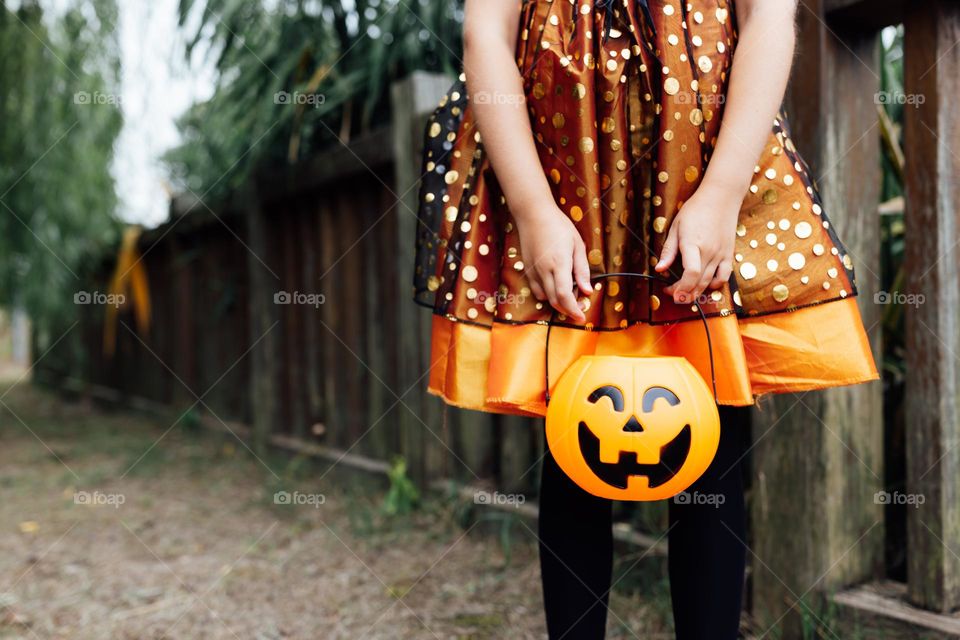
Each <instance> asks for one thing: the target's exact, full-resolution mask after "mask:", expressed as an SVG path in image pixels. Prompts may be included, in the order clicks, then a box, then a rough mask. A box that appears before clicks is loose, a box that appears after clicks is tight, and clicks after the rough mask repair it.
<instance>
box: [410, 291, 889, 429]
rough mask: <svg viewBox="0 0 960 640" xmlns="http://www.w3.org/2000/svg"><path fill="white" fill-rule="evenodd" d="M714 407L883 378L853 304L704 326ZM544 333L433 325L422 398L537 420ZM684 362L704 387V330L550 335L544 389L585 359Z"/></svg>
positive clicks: (534, 327)
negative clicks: (437, 398)
mask: <svg viewBox="0 0 960 640" xmlns="http://www.w3.org/2000/svg"><path fill="white" fill-rule="evenodd" d="M707 322H708V324H709V327H710V339H711V342H712V344H713V355H714V364H715V369H716V382H717V400H718V403H719V404H723V405H733V406H747V405H751V404H753V403H754V401H755V399H756V398H757V397H759V396H762V395H765V394H769V393H796V392H800V391H812V390H815V389H825V388H829V387H839V386H845V385H851V384H858V383H861V382H869V381H871V380H877V379H879V375H878V373H877V368H876V365H875V363H874V359H873V355H872V353H871V349H870V342H869V340H868V338H867V335H866V332H865V331H864V329H863V322H862V320H861V319H860V312H859V310H858V309H857V305H856V301H855V299H854V298H848V299H845V300H840V301H835V302H830V303H827V304H822V305H817V306H811V307H805V308H803V309H798V310H795V311H792V312H787V313H778V314H772V315H767V316H759V317H756V318H737V317H736V316H732V315H731V316H725V317H713V318H709V319H708V320H707ZM546 331H547V329H546V327H545V326H543V325H538V324H521V325H511V324H506V323H495V324H494V325H493V326H492V327H486V326H480V325H474V324H470V323H466V322H458V321H456V320H453V319H449V318H446V317H443V316H437V315H435V316H433V328H432V338H431V366H430V382H429V386H428V390H429V392H430V393H432V394H434V395H438V396H440V397H441V398H443V400H444V401H445V402H446V403H447V404H450V405H453V406H456V407H462V408H465V409H474V410H478V411H486V412H491V413H505V414H514V415H526V416H542V415H544V414H545V413H546V405H545V404H544V388H545V372H544V345H545V341H546ZM592 354H596V355H604V354H609V355H620V356H638V357H642V356H683V357H685V358H687V359H688V360H689V361H690V363H691V364H693V366H694V367H696V369H697V370H698V371H699V372H700V374H701V375H702V376H703V378H704V380H706V381H707V383H708V384H709V382H710V356H709V350H708V349H707V339H706V332H705V331H704V327H703V323H702V322H697V321H690V322H680V323H673V324H664V325H648V324H637V325H634V326H632V327H629V328H627V329H623V330H620V331H584V330H582V329H572V328H567V327H554V329H553V331H552V332H551V334H550V386H551V388H552V387H553V386H554V385H555V384H556V381H557V379H558V378H559V377H560V375H561V374H562V373H563V371H564V370H565V369H566V368H567V367H568V366H569V365H571V364H572V363H573V362H574V361H575V360H576V359H577V358H579V357H580V356H582V355H592Z"/></svg>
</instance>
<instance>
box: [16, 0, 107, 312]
mask: <svg viewBox="0 0 960 640" xmlns="http://www.w3.org/2000/svg"><path fill="white" fill-rule="evenodd" d="M51 4H52V3H51ZM56 7H57V9H58V11H57V13H56V14H51V13H48V12H45V11H44V8H43V7H42V6H41V4H40V3H39V2H38V1H37V0H25V1H24V2H21V3H20V4H19V5H18V6H17V7H16V8H12V6H11V5H10V3H8V4H7V5H5V6H4V8H2V9H0V122H2V125H0V256H2V259H0V305H11V304H17V305H20V306H22V307H24V308H25V309H26V310H27V312H28V313H29V314H30V315H31V317H32V318H33V320H34V322H35V323H36V324H38V325H39V326H40V327H41V328H42V327H44V326H49V325H51V324H52V323H53V322H54V321H56V322H58V323H60V326H65V324H66V323H68V322H69V321H70V319H71V318H72V317H73V316H74V315H75V313H76V310H77V307H76V305H74V304H73V295H74V293H75V292H77V291H79V290H81V289H85V286H84V285H86V283H87V282H89V280H85V279H84V275H85V274H86V273H88V271H89V269H90V267H91V266H92V265H93V263H94V262H95V260H99V259H100V257H101V256H103V255H104V253H105V252H107V251H108V250H111V249H109V248H110V247H112V246H113V245H114V244H115V242H116V241H117V238H118V230H119V224H118V222H117V220H116V218H115V217H114V214H115V209H116V205H117V202H116V195H115V191H114V181H113V177H112V176H111V174H110V165H111V163H112V161H113V148H114V143H115V141H116V138H117V135H118V134H119V132H120V128H121V126H122V117H121V113H120V108H119V105H118V102H119V100H118V98H117V92H118V85H119V78H118V76H119V72H120V61H119V57H118V46H117V41H116V22H117V5H116V0H72V1H71V2H67V3H57V4H56Z"/></svg>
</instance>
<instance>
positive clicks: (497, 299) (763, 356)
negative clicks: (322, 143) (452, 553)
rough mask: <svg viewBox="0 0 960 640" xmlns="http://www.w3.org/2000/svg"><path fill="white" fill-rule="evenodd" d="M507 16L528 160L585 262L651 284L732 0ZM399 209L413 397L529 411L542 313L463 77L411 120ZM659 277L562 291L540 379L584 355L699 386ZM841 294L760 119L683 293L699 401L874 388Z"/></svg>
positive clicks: (679, 317) (694, 182) (728, 35)
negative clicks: (727, 221) (415, 152)
mask: <svg viewBox="0 0 960 640" xmlns="http://www.w3.org/2000/svg"><path fill="white" fill-rule="evenodd" d="M521 21H522V22H521V25H520V35H519V38H518V43H517V64H518V66H519V69H520V72H521V75H522V77H523V83H524V94H525V95H524V98H525V101H526V106H527V108H528V112H529V115H530V122H531V125H532V128H533V134H534V137H535V140H536V146H537V150H538V153H539V159H540V162H541V164H542V166H543V170H544V172H545V175H546V176H547V177H548V179H549V183H550V185H551V187H552V190H553V195H554V198H555V200H556V202H557V204H558V206H559V207H560V209H561V210H562V211H563V212H565V213H566V214H567V215H568V216H569V217H570V220H572V221H573V223H574V225H575V226H576V228H577V230H578V231H579V232H580V234H581V236H582V238H583V241H584V243H585V244H586V247H587V257H588V260H589V262H590V267H591V270H592V271H593V273H595V274H599V273H620V272H641V273H647V274H653V273H654V271H653V265H655V264H656V261H657V257H658V256H659V255H660V252H661V250H662V248H663V243H664V241H665V239H666V236H667V232H668V231H669V228H670V225H671V223H672V221H673V219H674V217H675V216H676V214H677V212H678V211H679V210H680V208H681V207H682V205H683V203H684V202H685V201H686V200H687V199H688V198H690V196H691V195H692V194H693V193H694V192H695V190H696V189H697V187H698V186H699V184H700V180H701V179H702V177H703V174H704V171H705V169H706V167H707V163H708V162H709V161H710V157H711V154H712V153H713V148H714V145H715V144H716V141H717V136H718V134H719V130H720V123H721V121H722V117H723V108H724V102H725V96H726V92H727V86H728V81H729V71H730V66H731V63H732V60H733V55H734V51H735V50H736V45H737V29H736V21H735V13H734V7H733V2H732V1H731V0H690V1H687V2H680V1H679V0H527V1H526V2H524V4H523V8H522V13H521ZM478 99H479V98H478ZM418 213H419V224H418V231H417V261H416V265H415V269H416V271H415V277H414V280H415V282H414V288H415V297H416V300H417V301H418V302H420V303H421V304H424V305H426V306H429V307H431V308H432V309H433V313H434V315H433V325H432V343H431V344H432V351H431V368H430V382H429V389H430V391H431V392H433V393H435V394H437V395H440V396H441V397H443V398H444V399H445V400H446V401H447V402H448V403H450V404H453V405H456V406H461V407H467V408H472V409H479V410H484V411H492V412H498V413H513V414H522V415H543V414H544V413H545V406H544V391H545V389H544V371H543V369H544V346H545V337H546V324H547V322H548V321H549V320H550V317H551V313H552V310H551V309H550V307H549V305H548V304H546V303H541V302H540V301H538V300H536V299H535V298H534V297H533V295H532V294H531V291H530V287H529V283H528V281H527V278H526V276H525V273H524V269H525V265H524V256H523V254H522V251H521V247H520V242H519V237H518V233H517V228H516V224H515V223H514V221H513V218H512V217H511V214H510V208H509V203H508V202H507V201H506V199H505V197H504V195H503V193H502V192H501V190H500V187H499V185H498V183H497V178H496V175H495V174H494V171H493V167H492V166H491V164H490V161H489V159H488V157H487V155H486V153H485V152H484V148H483V141H482V139H481V136H480V133H479V131H478V130H477V127H476V123H475V121H474V117H473V113H472V109H471V99H470V97H469V96H468V95H467V92H466V85H465V77H464V76H461V77H460V78H459V79H458V80H457V82H455V83H454V86H453V87H452V88H451V89H450V91H449V92H448V94H447V95H446V96H445V97H444V99H443V101H442V102H441V104H440V106H439V107H438V108H437V110H436V111H435V112H434V114H433V115H432V117H431V118H430V120H429V122H428V124H427V130H426V134H425V150H424V166H423V180H422V185H421V190H420V208H419V212H418ZM680 273H682V267H681V266H680V265H677V268H676V269H675V270H674V272H673V279H676V277H678V276H679V275H680ZM663 286H664V285H661V284H659V283H656V282H650V281H646V280H640V279H636V278H632V279H631V278H611V279H608V280H604V281H600V282H599V283H598V284H597V285H595V287H594V289H593V290H592V291H589V292H582V293H581V300H582V302H583V303H584V306H585V307H586V311H585V314H586V320H585V321H584V322H582V323H577V322H574V321H573V320H572V319H570V318H566V317H564V316H559V317H558V318H556V322H555V329H554V332H553V334H552V335H551V339H550V363H551V372H552V371H554V370H556V371H557V372H558V373H557V377H558V375H559V372H560V371H562V370H563V368H565V367H566V366H569V365H570V364H571V363H572V362H574V361H575V360H576V359H577V358H578V357H579V356H581V355H588V354H616V355H625V356H657V355H673V356H684V357H686V358H687V359H688V360H690V362H691V363H692V364H693V365H694V366H695V367H697V368H698V369H699V370H700V372H701V373H702V374H703V375H704V377H705V378H706V379H709V375H710V361H709V355H708V351H707V346H706V336H705V332H704V328H703V325H702V323H701V322H700V321H699V320H700V316H699V313H698V312H697V310H696V308H695V307H691V306H690V305H678V304H675V303H674V302H673V300H672V298H671V297H670V296H669V295H666V294H665V293H663V291H662V289H663ZM856 293H857V290H856V282H855V278H854V270H853V262H852V259H851V256H850V255H849V254H848V253H847V251H846V250H845V248H844V247H843V245H842V244H841V242H840V240H839V238H838V237H837V235H836V231H835V229H834V228H833V226H832V225H831V223H830V221H829V219H828V218H827V214H826V212H825V211H824V207H823V205H822V202H821V200H820V196H819V194H818V192H817V189H816V186H815V185H814V183H813V182H812V179H811V177H810V172H809V170H808V168H807V166H806V164H805V163H804V161H803V159H802V158H801V157H800V155H799V154H798V152H797V148H796V147H795V145H794V141H793V140H792V139H791V137H790V132H789V129H788V126H787V121H786V119H785V118H784V116H783V114H780V115H779V116H778V117H777V118H776V120H775V121H774V122H773V123H772V126H771V133H770V138H769V140H768V142H767V144H766V146H765V148H764V151H763V154H762V156H761V157H760V158H759V160H758V163H757V166H756V168H755V170H754V176H753V180H752V184H751V186H750V188H749V190H748V192H747V193H746V194H745V197H744V201H743V205H742V208H741V211H740V215H739V224H738V226H737V229H736V253H735V264H734V273H733V275H732V276H731V278H730V280H729V282H728V283H727V285H725V286H724V287H723V288H722V289H719V290H716V291H711V292H708V293H707V294H706V295H705V299H704V300H703V301H702V307H703V310H704V312H705V313H706V315H707V316H708V323H709V326H710V336H711V339H712V343H713V348H714V358H715V363H716V370H717V391H718V399H719V402H720V403H721V404H731V405H747V404H751V403H752V402H753V401H754V399H755V398H756V397H757V396H759V395H762V394H765V393H779V392H796V391H804V390H810V389H819V388H825V387H831V386H839V385H846V384H854V383H859V382H865V381H868V380H875V379H877V377H878V376H877V371H876V367H875V364H874V361H873V357H872V355H871V351H870V345H869V342H868V340H867V336H866V334H865V331H864V328H863V324H862V321H861V319H860V315H859V312H858V310H857V307H856V304H855V300H854V296H855V295H856ZM691 321H692V322H691Z"/></svg>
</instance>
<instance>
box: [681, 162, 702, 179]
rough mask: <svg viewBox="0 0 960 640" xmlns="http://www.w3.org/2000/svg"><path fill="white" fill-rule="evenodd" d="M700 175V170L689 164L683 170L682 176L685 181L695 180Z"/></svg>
mask: <svg viewBox="0 0 960 640" xmlns="http://www.w3.org/2000/svg"><path fill="white" fill-rule="evenodd" d="M699 177H700V170H699V169H697V168H696V167H695V166H693V165H690V166H689V167H687V168H686V169H685V170H684V172H683V178H684V180H686V181H687V182H696V180H697V178H699Z"/></svg>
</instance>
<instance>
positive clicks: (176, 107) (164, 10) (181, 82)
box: [114, 0, 214, 226]
mask: <svg viewBox="0 0 960 640" xmlns="http://www.w3.org/2000/svg"><path fill="white" fill-rule="evenodd" d="M177 1H178V0H125V1H123V2H120V3H118V4H119V6H120V46H121V49H122V51H121V59H122V61H123V79H122V82H123V85H122V105H123V117H124V129H123V132H122V133H121V135H120V140H119V141H118V144H117V153H116V162H115V168H114V174H115V176H116V179H117V188H118V191H119V196H120V200H121V204H120V208H119V211H118V215H119V216H120V218H121V219H123V220H125V221H127V222H139V223H141V224H144V225H147V226H155V225H157V224H159V223H161V222H163V221H164V220H166V218H167V207H168V202H169V194H168V191H167V188H168V184H167V181H166V171H165V170H164V167H163V165H162V164H161V163H160V161H159V157H160V156H161V155H162V154H163V152H164V151H165V150H167V149H169V148H170V147H172V146H174V145H176V144H177V142H178V141H179V134H178V132H177V128H176V124H175V121H176V118H177V116H179V115H180V114H181V113H183V112H184V111H185V110H186V109H187V107H189V106H190V104H192V103H193V102H194V101H195V100H202V99H206V98H208V97H209V96H210V93H211V92H212V90H213V81H214V74H213V71H212V69H211V66H210V65H208V64H204V63H203V61H202V60H194V61H193V64H192V65H188V64H187V62H186V61H185V60H184V58H183V43H184V37H183V35H182V34H181V32H180V30H179V29H178V27H177ZM199 57H200V56H197V58H199Z"/></svg>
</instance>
